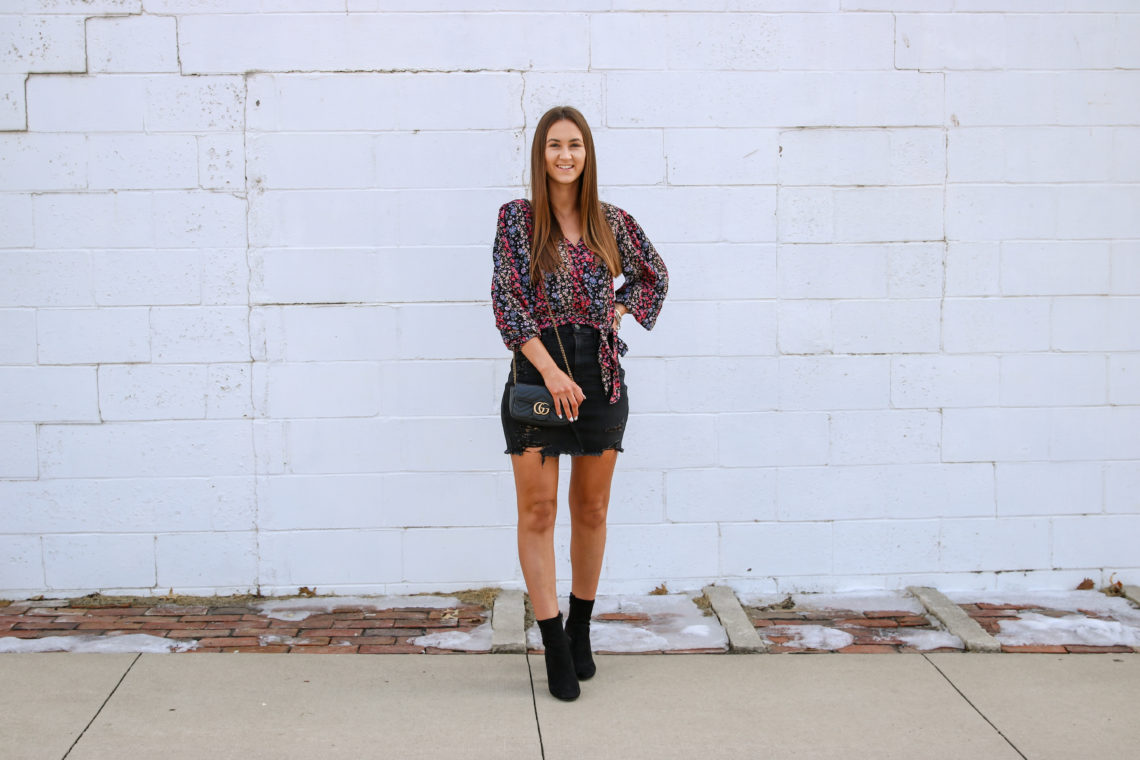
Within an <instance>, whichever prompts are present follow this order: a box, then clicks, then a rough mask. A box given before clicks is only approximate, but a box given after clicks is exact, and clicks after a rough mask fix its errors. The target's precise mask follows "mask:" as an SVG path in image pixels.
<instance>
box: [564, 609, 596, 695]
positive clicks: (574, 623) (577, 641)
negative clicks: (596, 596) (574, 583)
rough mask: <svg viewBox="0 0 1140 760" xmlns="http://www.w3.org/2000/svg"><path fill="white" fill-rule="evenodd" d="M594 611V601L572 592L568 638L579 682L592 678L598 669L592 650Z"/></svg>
mask: <svg viewBox="0 0 1140 760" xmlns="http://www.w3.org/2000/svg"><path fill="white" fill-rule="evenodd" d="M593 611H594V600H593V599H579V598H578V597H576V596H574V593H573V592H570V614H569V615H568V616H567V617H566V638H567V639H569V640H570V655H571V656H572V657H573V658H574V672H575V673H577V675H578V680H580V681H585V680H586V679H588V678H592V677H593V675H594V673H595V672H596V671H597V668H596V667H595V666H594V654H593V652H592V651H591V650H590V615H591V613H593Z"/></svg>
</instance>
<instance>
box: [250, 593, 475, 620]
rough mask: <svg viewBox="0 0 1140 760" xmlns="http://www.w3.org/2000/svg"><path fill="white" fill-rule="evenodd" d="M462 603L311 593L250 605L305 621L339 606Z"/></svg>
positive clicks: (450, 598) (268, 614) (438, 606)
mask: <svg viewBox="0 0 1140 760" xmlns="http://www.w3.org/2000/svg"><path fill="white" fill-rule="evenodd" d="M462 604H463V603H462V602H460V601H459V600H458V599H456V598H455V597H454V596H432V595H427V594H423V595H420V594H414V595H411V596H312V597H305V598H298V599H270V600H266V601H262V602H253V603H252V604H250V605H249V606H250V607H252V608H253V609H256V610H257V611H259V612H261V613H262V614H263V615H265V616H266V617H269V618H274V619H276V620H304V619H305V618H307V617H309V616H310V615H312V614H314V613H318V612H324V613H328V612H332V611H333V610H335V609H337V608H339V607H359V608H361V609H368V610H391V609H396V608H398V607H431V608H433V609H446V608H448V607H460V606H462Z"/></svg>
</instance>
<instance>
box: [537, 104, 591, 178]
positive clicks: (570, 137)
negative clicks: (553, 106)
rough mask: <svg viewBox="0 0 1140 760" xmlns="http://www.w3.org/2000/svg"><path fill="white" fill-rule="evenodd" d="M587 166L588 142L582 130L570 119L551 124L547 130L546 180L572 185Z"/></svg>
mask: <svg viewBox="0 0 1140 760" xmlns="http://www.w3.org/2000/svg"><path fill="white" fill-rule="evenodd" d="M585 167H586V143H585V142H584V141H583V140H582V130H580V129H578V125H577V124H575V123H574V122H572V121H570V120H569V119H562V120H561V121H556V122H554V123H553V124H551V125H550V129H549V130H547V132H546V180H547V182H557V183H558V184H560V185H572V184H574V183H575V182H577V181H578V178H579V177H580V176H582V170H583V169H584V168H585Z"/></svg>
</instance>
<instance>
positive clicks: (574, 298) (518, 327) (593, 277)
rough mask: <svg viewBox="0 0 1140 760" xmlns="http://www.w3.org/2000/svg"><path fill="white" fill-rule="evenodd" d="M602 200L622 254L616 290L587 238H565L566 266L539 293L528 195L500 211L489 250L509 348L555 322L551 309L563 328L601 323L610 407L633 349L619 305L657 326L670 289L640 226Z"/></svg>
mask: <svg viewBox="0 0 1140 760" xmlns="http://www.w3.org/2000/svg"><path fill="white" fill-rule="evenodd" d="M601 205H602V211H603V212H604V213H605V216H606V221H607V222H609V225H610V229H612V230H613V233H614V238H615V239H616V240H617V247H618V252H619V253H620V254H621V269H622V276H623V277H624V281H623V282H622V285H621V287H619V288H618V289H617V290H616V291H615V290H614V287H613V283H614V281H613V278H612V277H610V273H609V271H608V270H607V269H606V266H605V264H603V263H602V262H601V260H600V259H599V258H598V257H597V256H595V255H594V253H593V252H592V251H590V249H589V248H587V247H586V242H585V241H584V240H579V241H578V242H577V243H571V242H570V241H568V240H566V239H565V238H563V239H562V241H561V242H560V243H559V244H558V253H559V255H560V256H561V258H562V266H561V267H560V268H559V269H558V270H556V271H554V272H549V273H547V274H546V275H545V277H544V278H543V285H542V287H541V288H539V289H537V290H536V289H535V288H534V287H533V286H532V285H531V281H530V238H531V234H532V231H533V225H534V217H533V215H532V211H531V205H530V200H528V199H526V198H519V199H516V200H513V201H509V202H507V203H504V204H503V205H502V206H501V207H500V208H499V219H498V225H497V228H496V230H495V243H494V249H493V251H492V255H493V258H494V264H495V271H494V275H493V277H492V279H491V306H492V308H493V309H494V312H495V326H496V327H497V328H498V329H499V332H500V333H501V334H502V336H503V342H504V343H505V344H506V346H507V348H509V349H511V350H512V351H517V350H518V349H519V347H520V346H521V345H522V344H523V343H525V342H527V341H528V340H530V339H531V338H535V337H538V334H539V331H540V330H542V329H543V328H546V327H553V326H554V325H552V324H551V312H553V316H554V319H555V321H556V323H557V324H558V325H566V324H585V325H591V326H593V327H596V328H597V329H598V331H599V333H601V340H600V341H599V342H598V365H599V366H600V367H601V371H602V384H603V387H604V388H605V389H606V392H607V393H608V394H609V402H610V403H611V404H613V403H615V402H616V401H617V400H618V399H619V398H620V397H621V380H620V377H619V374H618V369H619V366H620V364H619V357H620V356H624V355H625V353H626V351H627V350H628V347H627V346H626V344H625V341H623V340H622V339H621V338H620V337H618V335H617V333H616V332H615V331H614V329H613V322H614V306H615V305H616V304H619V303H620V304H623V305H624V306H625V307H626V308H627V309H629V311H630V314H631V315H632V316H633V318H634V319H636V320H637V321H638V323H640V324H641V326H642V327H644V328H645V329H646V330H651V329H653V325H654V323H656V321H657V315H658V314H659V313H660V311H661V305H662V303H663V302H664V300H665V294H666V292H667V291H668V289H669V273H668V272H667V271H666V269H665V262H664V261H662V260H661V256H660V255H659V254H658V253H657V251H656V249H654V247H653V244H652V243H650V242H649V238H648V237H646V235H645V232H644V231H643V230H642V229H641V225H639V224H638V223H637V221H636V220H634V218H633V217H632V216H630V215H629V214H628V213H627V212H625V211H624V210H622V209H620V208H618V207H617V206H614V205H613V204H611V203H606V202H605V201H602V202H601ZM548 305H549V309H548V308H547V306H548ZM559 366H561V364H559ZM563 369H565V368H564V367H563Z"/></svg>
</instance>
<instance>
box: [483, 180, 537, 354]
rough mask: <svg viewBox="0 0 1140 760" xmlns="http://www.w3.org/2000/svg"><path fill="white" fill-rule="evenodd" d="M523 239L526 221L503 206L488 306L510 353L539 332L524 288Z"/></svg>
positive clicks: (525, 248)
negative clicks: (489, 304)
mask: <svg viewBox="0 0 1140 760" xmlns="http://www.w3.org/2000/svg"><path fill="white" fill-rule="evenodd" d="M526 237H527V227H526V219H524V218H523V215H522V213H521V212H520V210H519V207H518V204H517V203H516V202H514V201H511V202H509V203H504V204H503V205H502V206H501V207H500V208H499V220H498V223H497V224H496V227H495V243H494V246H493V249H492V258H493V259H494V265H495V270H494V274H493V275H492V277H491V307H492V309H494V312H495V327H497V328H498V329H499V332H500V334H502V336H503V343H505V344H506V346H507V348H509V349H511V350H512V351H515V350H517V349H518V348H519V346H521V345H522V344H523V343H526V342H527V341H528V340H530V339H531V338H534V337H537V336H538V333H539V330H538V325H537V323H536V322H535V320H534V317H533V316H532V315H531V303H530V300H529V299H528V298H527V292H528V290H529V289H528V288H524V283H526V282H527V280H528V278H529V276H530V273H529V254H528V253H527V251H528V249H529V242H527V240H526Z"/></svg>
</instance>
